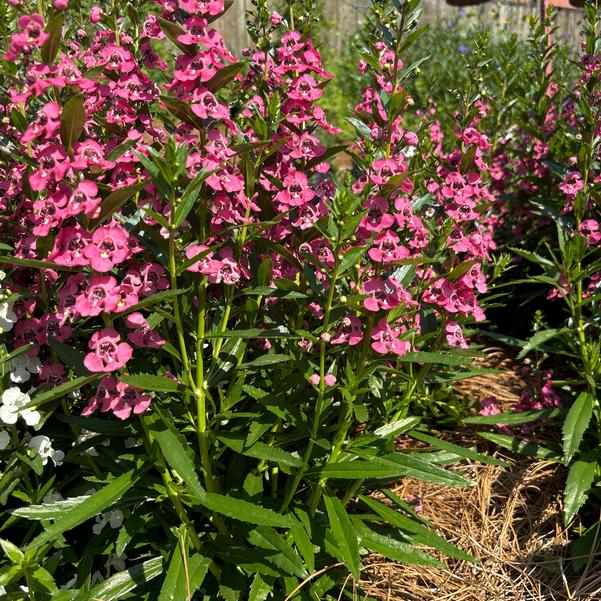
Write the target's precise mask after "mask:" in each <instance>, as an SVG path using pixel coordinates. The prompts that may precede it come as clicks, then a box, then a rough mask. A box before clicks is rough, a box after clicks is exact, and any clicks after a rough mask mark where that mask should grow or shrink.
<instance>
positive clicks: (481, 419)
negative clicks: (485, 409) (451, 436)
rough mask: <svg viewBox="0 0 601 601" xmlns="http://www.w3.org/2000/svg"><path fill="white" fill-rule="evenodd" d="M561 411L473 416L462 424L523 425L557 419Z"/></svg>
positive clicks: (542, 410) (550, 410) (547, 410)
mask: <svg viewBox="0 0 601 601" xmlns="http://www.w3.org/2000/svg"><path fill="white" fill-rule="evenodd" d="M560 414H561V409H559V408H557V409H541V410H539V411H519V412H516V413H497V414H496V415H475V416H473V417H466V418H465V419H464V420H463V423H464V424H478V425H482V424H511V425H514V424H525V423H528V422H534V421H536V420H539V419H545V418H550V417H557V416H558V415H560Z"/></svg>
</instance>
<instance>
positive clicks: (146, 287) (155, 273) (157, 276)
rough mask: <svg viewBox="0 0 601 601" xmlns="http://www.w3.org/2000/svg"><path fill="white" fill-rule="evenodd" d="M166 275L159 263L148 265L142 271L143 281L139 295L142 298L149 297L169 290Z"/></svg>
mask: <svg viewBox="0 0 601 601" xmlns="http://www.w3.org/2000/svg"><path fill="white" fill-rule="evenodd" d="M165 274H166V272H165V269H164V268H163V267H162V266H161V265H159V264H158V263H146V264H145V265H144V266H143V267H142V269H141V270H140V275H141V276H142V280H141V282H140V289H139V290H138V293H139V294H141V295H142V296H149V295H151V294H155V293H156V292H159V291H161V290H166V289H167V288H169V280H168V279H167V278H166V277H165Z"/></svg>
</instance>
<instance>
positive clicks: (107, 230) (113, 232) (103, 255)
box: [84, 223, 131, 272]
mask: <svg viewBox="0 0 601 601" xmlns="http://www.w3.org/2000/svg"><path fill="white" fill-rule="evenodd" d="M84 255H85V256H86V257H87V258H88V259H89V260H90V265H91V266H92V269H95V270H96V271H100V272H106V271H110V270H111V269H112V268H113V267H114V266H115V265H118V264H120V263H123V261H125V260H126V259H128V258H129V256H130V255H131V250H130V247H129V235H128V233H127V230H125V228H123V226H121V225H118V224H114V223H113V224H111V225H105V226H103V227H99V228H98V229H97V230H96V231H95V232H94V234H93V235H92V241H91V243H90V244H88V245H87V246H86V247H85V249H84Z"/></svg>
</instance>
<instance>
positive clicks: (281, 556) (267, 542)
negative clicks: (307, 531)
mask: <svg viewBox="0 0 601 601" xmlns="http://www.w3.org/2000/svg"><path fill="white" fill-rule="evenodd" d="M248 542H249V543H250V544H251V545H252V546H253V548H255V549H265V550H267V552H268V555H267V561H269V563H271V564H273V565H274V566H276V567H277V568H279V569H280V570H282V571H283V572H285V573H287V574H291V575H294V576H298V577H299V578H305V577H306V576H307V570H306V569H305V567H304V566H303V562H302V560H301V558H300V557H299V556H298V555H297V554H296V553H295V551H294V549H293V547H291V546H290V544H289V542H288V541H287V540H286V538H285V537H283V536H282V535H281V534H280V533H279V532H278V531H277V530H274V529H273V528H270V527H269V526H257V527H256V528H255V529H254V530H251V531H250V533H249V534H248Z"/></svg>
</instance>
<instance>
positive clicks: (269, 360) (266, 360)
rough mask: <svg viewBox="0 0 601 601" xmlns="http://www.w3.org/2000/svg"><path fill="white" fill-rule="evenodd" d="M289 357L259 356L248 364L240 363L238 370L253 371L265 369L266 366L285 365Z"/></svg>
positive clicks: (271, 354) (278, 355)
mask: <svg viewBox="0 0 601 601" xmlns="http://www.w3.org/2000/svg"><path fill="white" fill-rule="evenodd" d="M290 359H291V357H290V355H282V354H278V353H267V354H266V355H261V356H260V357H257V358H256V359H253V360H252V361H249V362H248V363H242V364H241V365H240V369H253V368H255V367H265V366H266V365H275V364H277V363H285V362H286V361H290Z"/></svg>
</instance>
